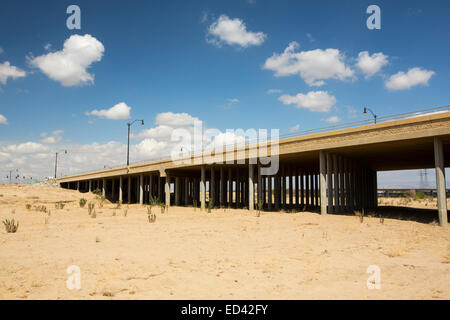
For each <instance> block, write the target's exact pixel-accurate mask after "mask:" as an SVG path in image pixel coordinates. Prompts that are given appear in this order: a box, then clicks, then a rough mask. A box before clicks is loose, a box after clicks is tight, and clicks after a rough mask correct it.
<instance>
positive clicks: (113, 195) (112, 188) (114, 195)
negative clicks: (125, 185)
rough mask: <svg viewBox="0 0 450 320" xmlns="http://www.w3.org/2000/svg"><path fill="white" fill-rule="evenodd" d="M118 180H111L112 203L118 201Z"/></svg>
mask: <svg viewBox="0 0 450 320" xmlns="http://www.w3.org/2000/svg"><path fill="white" fill-rule="evenodd" d="M115 182H116V179H114V178H112V180H111V201H112V202H114V201H115V200H116V184H115Z"/></svg>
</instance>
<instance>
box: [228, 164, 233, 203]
mask: <svg viewBox="0 0 450 320" xmlns="http://www.w3.org/2000/svg"><path fill="white" fill-rule="evenodd" d="M232 173H233V172H232V169H231V167H229V168H228V207H232V206H233V174H232Z"/></svg>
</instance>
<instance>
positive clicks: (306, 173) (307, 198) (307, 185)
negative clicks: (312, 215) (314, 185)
mask: <svg viewBox="0 0 450 320" xmlns="http://www.w3.org/2000/svg"><path fill="white" fill-rule="evenodd" d="M309 182H310V180H309V172H305V205H306V206H307V207H308V206H309V196H310V191H309V186H310V184H309Z"/></svg>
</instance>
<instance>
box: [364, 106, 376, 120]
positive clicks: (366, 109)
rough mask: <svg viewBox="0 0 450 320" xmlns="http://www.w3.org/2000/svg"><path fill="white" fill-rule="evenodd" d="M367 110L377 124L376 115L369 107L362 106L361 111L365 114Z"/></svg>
mask: <svg viewBox="0 0 450 320" xmlns="http://www.w3.org/2000/svg"><path fill="white" fill-rule="evenodd" d="M367 111H369V112H370V113H371V114H372V116H373V120H374V123H375V124H377V115H376V114H375V113H374V112H373V111H372V110H371V109H370V108H367V107H364V112H363V113H364V114H367Z"/></svg>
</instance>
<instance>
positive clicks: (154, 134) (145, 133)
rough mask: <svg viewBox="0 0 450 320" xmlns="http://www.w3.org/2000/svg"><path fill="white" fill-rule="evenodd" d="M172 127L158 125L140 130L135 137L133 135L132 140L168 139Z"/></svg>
mask: <svg viewBox="0 0 450 320" xmlns="http://www.w3.org/2000/svg"><path fill="white" fill-rule="evenodd" d="M172 131H173V127H170V126H166V125H160V126H157V127H155V128H150V129H146V130H142V131H141V132H139V134H137V135H133V136H132V137H133V138H149V139H167V140H169V139H170V136H171V135H172Z"/></svg>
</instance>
